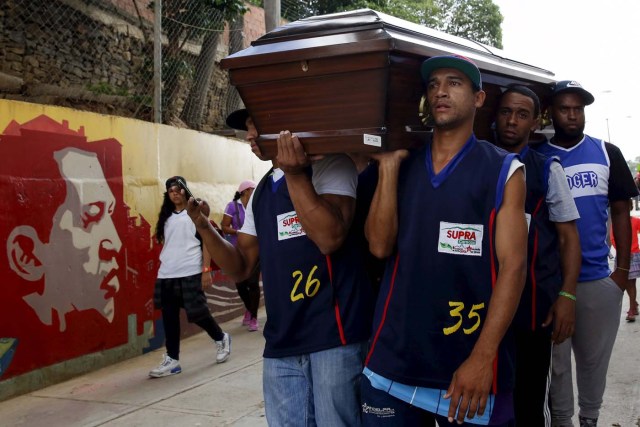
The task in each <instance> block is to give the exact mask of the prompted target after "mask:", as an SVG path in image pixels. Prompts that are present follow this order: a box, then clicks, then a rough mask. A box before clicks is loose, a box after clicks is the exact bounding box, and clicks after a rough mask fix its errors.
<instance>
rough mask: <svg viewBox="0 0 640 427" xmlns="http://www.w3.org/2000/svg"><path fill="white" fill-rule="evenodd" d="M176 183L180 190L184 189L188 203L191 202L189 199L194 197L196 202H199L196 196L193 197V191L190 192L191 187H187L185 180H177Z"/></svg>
mask: <svg viewBox="0 0 640 427" xmlns="http://www.w3.org/2000/svg"><path fill="white" fill-rule="evenodd" d="M176 182H177V183H178V186H179V187H180V188H182V189H184V195H185V196H186V198H187V202H188V201H189V199H190V198H191V197H193V200H195V201H196V202H197V201H198V199H196V196H194V195H193V193H192V192H191V190H189V187H187V184H186V183H185V182H184V181H183V180H181V179H180V178H178V179H177V180H176Z"/></svg>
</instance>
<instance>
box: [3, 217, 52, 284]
mask: <svg viewBox="0 0 640 427" xmlns="http://www.w3.org/2000/svg"><path fill="white" fill-rule="evenodd" d="M43 246H44V245H43V244H42V242H41V241H40V238H39V237H38V233H36V230H35V229H34V228H33V227H31V226H28V225H20V226H18V227H16V228H14V229H13V230H12V231H11V234H9V238H8V239H7V258H8V259H9V266H10V267H11V269H12V270H13V271H15V272H16V274H17V275H18V276H20V277H22V278H23V279H25V280H29V281H31V282H35V281H37V280H40V279H41V278H42V276H43V274H44V265H43V264H42V261H41V257H42V249H43Z"/></svg>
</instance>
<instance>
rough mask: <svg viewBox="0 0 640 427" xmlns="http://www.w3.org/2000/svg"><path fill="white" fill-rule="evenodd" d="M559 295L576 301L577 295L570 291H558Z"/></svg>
mask: <svg viewBox="0 0 640 427" xmlns="http://www.w3.org/2000/svg"><path fill="white" fill-rule="evenodd" d="M558 295H560V296H561V297H565V298H569V299H570V300H571V301H575V300H576V296H575V295H573V294H571V293H569V292H565V291H560V292H558Z"/></svg>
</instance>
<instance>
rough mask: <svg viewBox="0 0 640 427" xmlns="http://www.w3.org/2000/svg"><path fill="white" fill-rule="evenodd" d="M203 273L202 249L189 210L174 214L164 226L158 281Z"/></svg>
mask: <svg viewBox="0 0 640 427" xmlns="http://www.w3.org/2000/svg"><path fill="white" fill-rule="evenodd" d="M200 272H202V248H201V247H200V241H199V240H198V239H197V238H196V226H195V224H194V223H193V221H191V218H189V215H187V210H186V209H184V210H182V211H180V212H174V213H173V214H172V215H171V216H170V217H169V218H168V219H167V222H165V224H164V245H163V246H162V251H161V252H160V269H158V279H174V278H177V277H188V276H193V275H194V274H198V273H200Z"/></svg>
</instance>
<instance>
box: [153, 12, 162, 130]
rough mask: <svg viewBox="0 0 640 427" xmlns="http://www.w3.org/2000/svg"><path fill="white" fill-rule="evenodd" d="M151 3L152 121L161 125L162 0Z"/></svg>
mask: <svg viewBox="0 0 640 427" xmlns="http://www.w3.org/2000/svg"><path fill="white" fill-rule="evenodd" d="M153 3H154V7H153V13H154V16H153V121H154V123H162V0H156V1H154V2H153Z"/></svg>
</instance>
